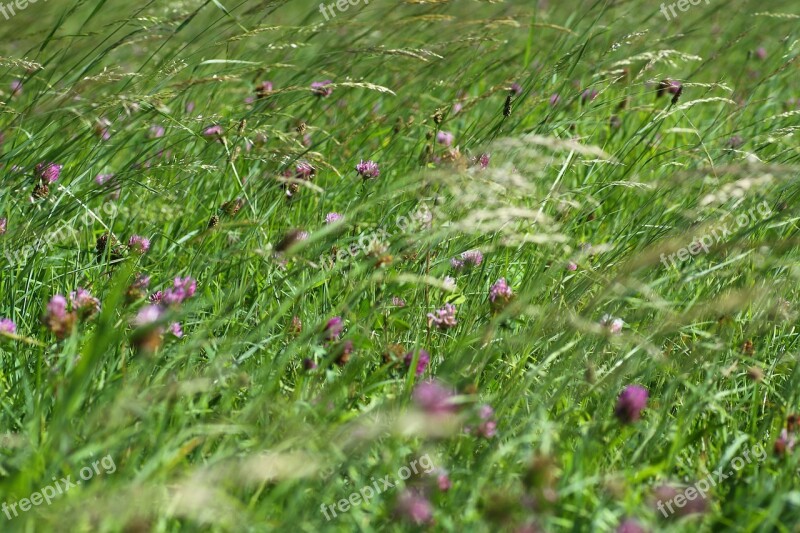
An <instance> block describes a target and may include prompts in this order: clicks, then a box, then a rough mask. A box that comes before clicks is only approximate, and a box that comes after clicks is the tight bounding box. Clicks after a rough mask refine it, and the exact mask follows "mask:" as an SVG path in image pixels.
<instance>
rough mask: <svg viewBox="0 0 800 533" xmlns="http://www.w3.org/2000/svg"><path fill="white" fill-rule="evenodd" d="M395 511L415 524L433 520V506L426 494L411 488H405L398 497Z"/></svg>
mask: <svg viewBox="0 0 800 533" xmlns="http://www.w3.org/2000/svg"><path fill="white" fill-rule="evenodd" d="M395 512H396V513H397V514H398V515H399V516H400V517H401V518H403V519H405V520H407V521H409V522H411V523H412V524H415V525H418V526H420V525H423V524H430V523H431V522H432V521H433V506H432V505H431V502H429V501H428V499H427V498H425V496H423V495H422V494H420V493H419V492H417V491H415V490H411V489H405V490H403V492H401V493H400V495H399V496H398V497H397V502H396V504H395Z"/></svg>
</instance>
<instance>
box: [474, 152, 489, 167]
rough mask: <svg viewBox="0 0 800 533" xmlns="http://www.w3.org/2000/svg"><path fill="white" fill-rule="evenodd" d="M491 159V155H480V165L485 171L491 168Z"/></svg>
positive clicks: (478, 160)
mask: <svg viewBox="0 0 800 533" xmlns="http://www.w3.org/2000/svg"><path fill="white" fill-rule="evenodd" d="M491 157H492V156H491V154H481V155H479V156H478V159H477V162H478V165H479V166H480V167H481V168H482V169H484V170H485V169H487V168H489V162H490V161H491Z"/></svg>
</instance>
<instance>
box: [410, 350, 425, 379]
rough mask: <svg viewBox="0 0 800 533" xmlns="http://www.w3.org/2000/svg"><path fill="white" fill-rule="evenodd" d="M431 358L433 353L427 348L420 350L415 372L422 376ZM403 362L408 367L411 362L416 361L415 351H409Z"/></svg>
mask: <svg viewBox="0 0 800 533" xmlns="http://www.w3.org/2000/svg"><path fill="white" fill-rule="evenodd" d="M430 360H431V355H430V354H429V353H428V352H426V351H425V350H420V351H419V359H418V360H417V369H416V370H415V374H416V375H417V377H420V376H421V375H423V374H424V373H425V369H426V368H427V367H428V363H429V362H430ZM403 362H404V363H405V365H406V366H407V367H410V366H411V364H412V363H413V362H414V352H408V353H407V354H406V356H405V357H404V358H403Z"/></svg>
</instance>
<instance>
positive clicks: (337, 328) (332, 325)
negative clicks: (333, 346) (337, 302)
mask: <svg viewBox="0 0 800 533" xmlns="http://www.w3.org/2000/svg"><path fill="white" fill-rule="evenodd" d="M342 330H344V321H343V320H342V317H339V316H335V317H333V318H331V319H330V320H328V322H327V323H326V324H325V338H326V339H328V340H329V341H333V340H336V339H338V338H339V335H341V333H342Z"/></svg>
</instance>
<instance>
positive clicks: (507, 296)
mask: <svg viewBox="0 0 800 533" xmlns="http://www.w3.org/2000/svg"><path fill="white" fill-rule="evenodd" d="M513 296H514V291H512V290H511V287H509V286H508V283H507V282H506V278H500V279H498V280H497V281H496V282H495V283H494V285H492V287H491V288H490V289H489V301H490V302H492V306H494V307H502V306H503V305H505V304H507V303H508V302H510V301H511V298H512V297H513Z"/></svg>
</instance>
